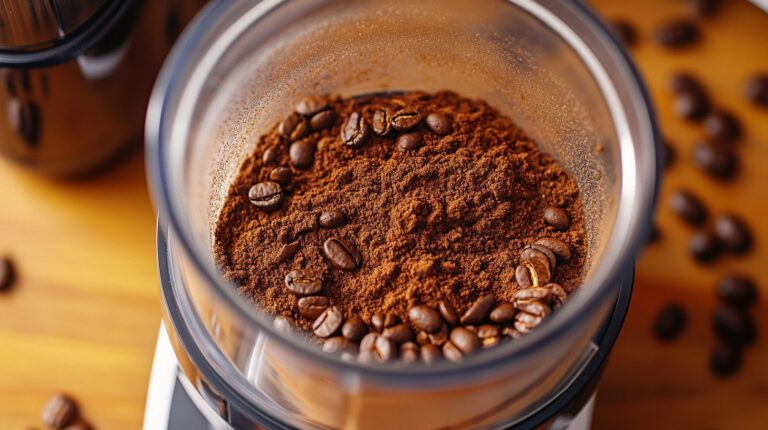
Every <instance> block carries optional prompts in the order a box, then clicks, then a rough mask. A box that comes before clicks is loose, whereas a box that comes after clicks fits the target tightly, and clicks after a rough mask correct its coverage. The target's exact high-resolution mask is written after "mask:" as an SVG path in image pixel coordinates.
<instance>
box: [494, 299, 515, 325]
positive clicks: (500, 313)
mask: <svg viewBox="0 0 768 430" xmlns="http://www.w3.org/2000/svg"><path fill="white" fill-rule="evenodd" d="M516 313H517V309H515V306H514V305H513V304H512V303H509V302H503V303H501V304H500V305H498V306H496V307H495V308H493V310H492V311H491V315H490V317H489V318H490V319H491V321H493V322H495V323H497V324H504V323H508V322H511V321H512V320H513V319H514V318H515V314H516Z"/></svg>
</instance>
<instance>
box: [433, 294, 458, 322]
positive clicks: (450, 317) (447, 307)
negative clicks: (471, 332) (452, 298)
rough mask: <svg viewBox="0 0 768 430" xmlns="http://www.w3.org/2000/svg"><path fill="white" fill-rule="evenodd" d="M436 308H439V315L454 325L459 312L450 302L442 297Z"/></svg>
mask: <svg viewBox="0 0 768 430" xmlns="http://www.w3.org/2000/svg"><path fill="white" fill-rule="evenodd" d="M437 308H438V309H439V310H440V315H441V316H442V317H443V319H444V320H445V322H446V323H448V325H451V326H454V325H456V324H458V323H459V314H458V313H456V309H455V308H454V307H453V306H451V303H450V302H448V301H447V300H445V299H442V300H440V303H439V304H438V307H437Z"/></svg>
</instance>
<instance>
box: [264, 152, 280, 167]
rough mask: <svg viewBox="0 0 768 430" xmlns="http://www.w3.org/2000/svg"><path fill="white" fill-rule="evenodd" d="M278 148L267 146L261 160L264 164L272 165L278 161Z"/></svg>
mask: <svg viewBox="0 0 768 430" xmlns="http://www.w3.org/2000/svg"><path fill="white" fill-rule="evenodd" d="M278 155H279V154H278V153H277V148H267V149H265V150H264V153H263V154H262V156H261V162H262V163H264V165H270V164H275V163H277V158H278Z"/></svg>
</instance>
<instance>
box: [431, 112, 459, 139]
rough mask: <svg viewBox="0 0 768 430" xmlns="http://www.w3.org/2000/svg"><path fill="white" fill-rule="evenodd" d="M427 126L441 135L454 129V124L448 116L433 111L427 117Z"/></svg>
mask: <svg viewBox="0 0 768 430" xmlns="http://www.w3.org/2000/svg"><path fill="white" fill-rule="evenodd" d="M425 122H426V123H427V127H429V129H430V130H432V132H433V133H435V134H437V135H439V136H445V135H446V134H450V133H451V132H452V131H453V124H452V123H451V120H450V119H448V117H447V116H445V115H443V114H441V113H435V112H433V113H431V114H429V115H427V118H426V119H425Z"/></svg>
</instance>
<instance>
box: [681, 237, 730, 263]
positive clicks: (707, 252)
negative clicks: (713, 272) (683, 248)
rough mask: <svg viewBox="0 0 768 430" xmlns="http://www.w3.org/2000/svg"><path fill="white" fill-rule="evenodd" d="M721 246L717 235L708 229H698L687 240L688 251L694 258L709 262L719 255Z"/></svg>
mask: <svg viewBox="0 0 768 430" xmlns="http://www.w3.org/2000/svg"><path fill="white" fill-rule="evenodd" d="M721 250H722V246H721V244H720V242H719V241H718V240H717V237H715V235H714V234H713V233H712V232H711V231H709V230H699V231H697V232H694V233H693V235H691V238H690V239H689V240H688V252H689V253H690V254H691V257H693V259H694V260H696V261H698V262H700V263H709V262H710V261H713V260H714V259H715V258H717V256H718V255H720V251H721Z"/></svg>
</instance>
